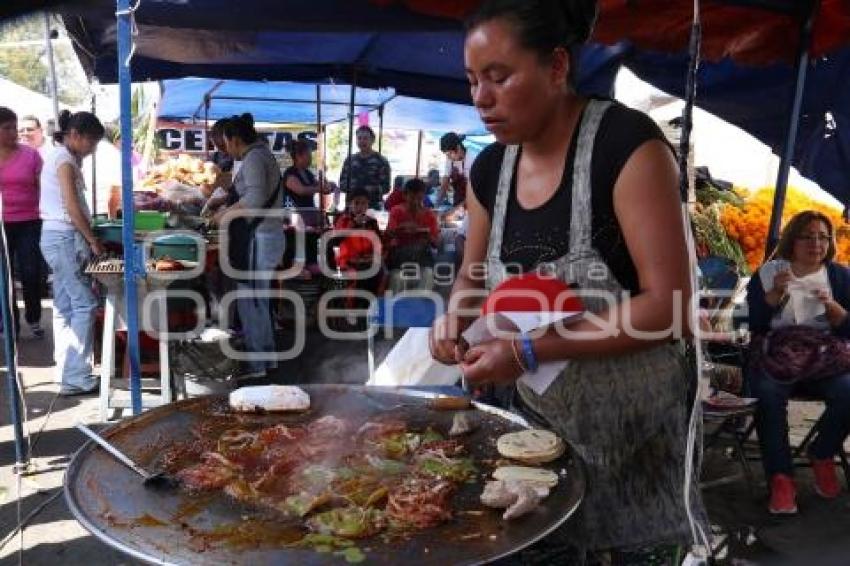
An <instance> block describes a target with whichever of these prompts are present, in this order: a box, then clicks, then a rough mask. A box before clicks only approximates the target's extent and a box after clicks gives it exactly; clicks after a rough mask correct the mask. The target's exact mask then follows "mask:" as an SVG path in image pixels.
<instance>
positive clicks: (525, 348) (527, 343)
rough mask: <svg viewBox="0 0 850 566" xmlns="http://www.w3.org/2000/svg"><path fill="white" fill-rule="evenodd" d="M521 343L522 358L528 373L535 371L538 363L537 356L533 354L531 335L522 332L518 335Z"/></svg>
mask: <svg viewBox="0 0 850 566" xmlns="http://www.w3.org/2000/svg"><path fill="white" fill-rule="evenodd" d="M519 341H520V343H521V344H522V359H523V361H524V362H525V367H527V368H528V371H529V372H530V373H534V372H536V371H537V368H538V367H539V366H540V364H538V363H537V356H536V355H534V346H533V345H532V343H531V337H530V336H529V335H528V334H522V335H521V336H520V337H519Z"/></svg>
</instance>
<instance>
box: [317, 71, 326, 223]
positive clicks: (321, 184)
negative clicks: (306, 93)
mask: <svg viewBox="0 0 850 566" xmlns="http://www.w3.org/2000/svg"><path fill="white" fill-rule="evenodd" d="M321 135H322V85H319V84H317V85H316V149H317V150H320V149H321V147H320V146H319V141H320V140H319V138H320V137H321ZM319 154H320V155H319V157H320V159H319V162H318V163H317V164H316V167H317V169H318V173H319V187H324V185H325V172H324V170H323V168H322V165H323V164H324V163H323V162H324V159H325V158H324V156H323V155H321V151H319ZM325 210H327V199H326V198H325V195H324V193H322V192H321V191H320V192H319V218H321V219H322V228H325V227H327V225H328V223H327V217H326V216H325Z"/></svg>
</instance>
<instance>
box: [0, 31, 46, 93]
mask: <svg viewBox="0 0 850 566" xmlns="http://www.w3.org/2000/svg"><path fill="white" fill-rule="evenodd" d="M40 21H43V20H41V19H39V18H36V17H25V18H18V19H14V20H10V21H8V22H0V44H14V43H17V42H26V41H31V40H38V39H43V38H44V26H43V24H42V25H39V22H40ZM43 55H44V46H43V45H42V46H34V45H27V44H22V45H20V46H15V45H3V46H2V47H0V76H2V77H4V78H6V79H9V80H10V81H12V82H14V83H17V84H19V85H22V86H25V87H27V88H28V89H30V90H34V91H36V92H42V93H46V92H47V90H48V89H47V65H45V64H44V62H43V61H42V57H43Z"/></svg>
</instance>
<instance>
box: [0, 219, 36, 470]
mask: <svg viewBox="0 0 850 566" xmlns="http://www.w3.org/2000/svg"><path fill="white" fill-rule="evenodd" d="M10 273H11V266H10V265H9V255H8V248H7V247H6V236H5V234H3V235H2V246H0V316H2V319H3V346H4V350H5V352H4V353H5V355H6V382H7V383H8V386H9V409H10V415H11V417H12V427H13V429H14V433H15V468H14V472H15V473H21V472H22V471H23V470H24V469H25V468H26V465H27V464H28V463H29V453H28V450H27V444H26V442H24V428H23V424H22V415H21V391H20V389H19V388H18V367H17V360H16V358H15V356H16V355H17V351H16V346H15V334H16V332H15V321H14V317H13V315H12V304H11V302H10V301H9V297H10V295H11V288H10V285H14V283H13V282H12V278H11V277H10Z"/></svg>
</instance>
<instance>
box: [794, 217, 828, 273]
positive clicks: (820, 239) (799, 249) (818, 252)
mask: <svg viewBox="0 0 850 566" xmlns="http://www.w3.org/2000/svg"><path fill="white" fill-rule="evenodd" d="M830 240H832V234H831V233H830V231H829V227H828V226H827V225H826V224H825V223H824V222H823V221H821V220H812V221H811V222H810V223H809V225H808V226H806V227H805V228H804V229H803V231H802V232H800V235H799V236H797V238H796V239H795V240H794V258H793V259H794V261H798V262H804V263H811V264H815V263H823V262H824V260H825V259H826V254H827V251H828V250H829V242H830Z"/></svg>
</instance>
